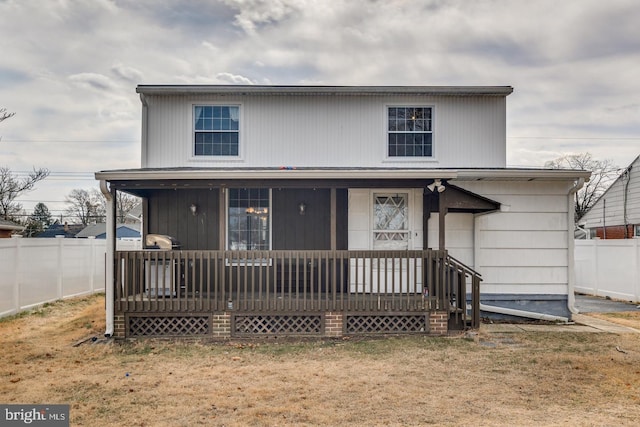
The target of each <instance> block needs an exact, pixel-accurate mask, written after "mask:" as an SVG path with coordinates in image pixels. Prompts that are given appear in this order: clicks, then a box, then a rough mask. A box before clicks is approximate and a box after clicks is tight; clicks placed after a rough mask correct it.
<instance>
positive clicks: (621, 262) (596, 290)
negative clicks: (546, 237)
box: [574, 239, 640, 302]
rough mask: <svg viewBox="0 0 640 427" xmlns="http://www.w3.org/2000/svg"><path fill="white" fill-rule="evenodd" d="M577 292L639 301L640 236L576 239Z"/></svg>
mask: <svg viewBox="0 0 640 427" xmlns="http://www.w3.org/2000/svg"><path fill="white" fill-rule="evenodd" d="M574 257H575V272H576V285H575V290H576V292H580V293H584V294H588V295H596V296H601V297H610V298H614V299H619V300H624V301H633V302H640V239H619V240H618V239H615V240H614V239H606V240H605V239H594V240H576V241H575V255H574Z"/></svg>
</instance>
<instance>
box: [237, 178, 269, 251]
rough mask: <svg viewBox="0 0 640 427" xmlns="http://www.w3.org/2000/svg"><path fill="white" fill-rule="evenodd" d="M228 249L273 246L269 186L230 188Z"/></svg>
mask: <svg viewBox="0 0 640 427" xmlns="http://www.w3.org/2000/svg"><path fill="white" fill-rule="evenodd" d="M228 193H229V196H228V197H229V198H228V209H229V210H228V215H227V221H228V224H227V230H228V241H227V248H228V249H230V250H233V251H236V250H240V251H261V250H269V249H271V230H270V220H269V214H270V191H269V189H268V188H242V189H241V188H230V189H229V190H228Z"/></svg>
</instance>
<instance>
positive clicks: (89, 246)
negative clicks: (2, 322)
mask: <svg viewBox="0 0 640 427" xmlns="http://www.w3.org/2000/svg"><path fill="white" fill-rule="evenodd" d="M117 245H118V249H128V250H131V249H138V248H139V247H140V242H139V241H118V242H117ZM105 254H106V240H103V239H65V238H55V239H23V238H12V239H0V317H3V316H7V315H11V314H15V313H19V312H20V311H22V310H25V309H29V308H31V307H35V306H37V305H40V304H43V303H46V302H49V301H55V300H58V299H62V298H69V297H74V296H79V295H85V294H90V293H94V292H102V291H104V280H105Z"/></svg>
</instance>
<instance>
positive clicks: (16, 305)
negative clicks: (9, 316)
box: [11, 235, 22, 313]
mask: <svg viewBox="0 0 640 427" xmlns="http://www.w3.org/2000/svg"><path fill="white" fill-rule="evenodd" d="M11 241H12V242H14V243H15V245H16V246H15V248H16V250H15V260H14V261H15V262H14V264H13V268H14V269H15V270H14V273H15V274H14V279H13V310H14V311H15V312H16V313H19V312H20V308H21V307H20V264H21V261H20V257H21V255H22V254H21V248H22V236H20V235H13V236H11Z"/></svg>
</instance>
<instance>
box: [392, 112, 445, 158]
mask: <svg viewBox="0 0 640 427" xmlns="http://www.w3.org/2000/svg"><path fill="white" fill-rule="evenodd" d="M389 108H430V109H431V131H430V133H431V156H390V155H389ZM436 124H437V120H436V104H435V103H424V104H415V103H389V104H385V105H384V119H383V129H384V144H383V149H384V157H383V158H384V161H385V162H403V163H408V162H409V163H425V162H436V161H437V158H436Z"/></svg>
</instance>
